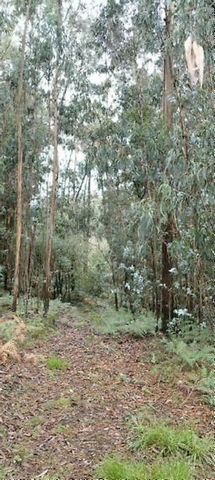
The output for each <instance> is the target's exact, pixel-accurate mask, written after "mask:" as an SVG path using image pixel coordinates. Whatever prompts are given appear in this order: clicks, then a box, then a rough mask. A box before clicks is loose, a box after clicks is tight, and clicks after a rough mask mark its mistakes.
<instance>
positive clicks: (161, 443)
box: [134, 423, 215, 462]
mask: <svg viewBox="0 0 215 480" xmlns="http://www.w3.org/2000/svg"><path fill="white" fill-rule="evenodd" d="M136 433H137V439H136V441H135V442H134V448H136V449H140V448H141V449H147V448H153V449H156V450H157V452H159V453H161V454H162V455H164V456H166V455H175V454H176V455H177V454H178V455H185V456H186V457H190V458H191V459H192V460H194V461H196V460H200V461H202V462H204V461H206V460H207V459H208V458H209V456H210V454H212V453H213V451H214V447H215V444H214V442H213V441H212V440H211V439H206V438H200V437H199V436H198V435H197V433H196V432H194V431H193V430H191V429H189V428H187V429H185V428H184V429H183V428H177V427H171V426H169V425H167V424H165V423H158V424H153V425H149V426H144V425H141V424H140V425H137V426H136Z"/></svg>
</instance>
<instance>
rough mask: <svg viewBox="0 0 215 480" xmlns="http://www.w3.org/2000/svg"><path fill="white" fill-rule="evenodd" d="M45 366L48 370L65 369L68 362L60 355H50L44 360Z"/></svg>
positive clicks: (67, 366)
mask: <svg viewBox="0 0 215 480" xmlns="http://www.w3.org/2000/svg"><path fill="white" fill-rule="evenodd" d="M46 366H47V368H49V370H60V371H66V370H68V368H69V363H68V362H67V361H66V360H64V359H63V358H60V357H50V358H48V359H47V360H46Z"/></svg>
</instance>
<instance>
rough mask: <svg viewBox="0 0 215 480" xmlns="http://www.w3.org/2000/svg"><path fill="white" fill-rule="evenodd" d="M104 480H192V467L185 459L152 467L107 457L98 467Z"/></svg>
mask: <svg viewBox="0 0 215 480" xmlns="http://www.w3.org/2000/svg"><path fill="white" fill-rule="evenodd" d="M98 477H99V478H101V479H102V480H192V479H193V478H194V477H193V475H192V469H191V467H190V466H189V465H188V464H187V463H186V462H185V461H183V460H180V461H179V460H178V461H177V460H176V461H170V462H166V463H156V464H154V465H152V466H151V467H149V466H147V465H146V464H143V463H137V462H125V461H123V460H120V459H118V458H109V459H107V460H106V461H105V462H104V463H103V464H102V466H101V467H100V468H99V469H98Z"/></svg>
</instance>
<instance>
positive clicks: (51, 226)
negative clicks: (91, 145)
mask: <svg viewBox="0 0 215 480" xmlns="http://www.w3.org/2000/svg"><path fill="white" fill-rule="evenodd" d="M56 8H57V13H58V15H57V17H58V19H57V38H58V44H57V58H56V70H55V76H54V81H53V88H52V109H53V113H52V115H53V167H52V189H51V201H50V208H49V215H48V219H47V242H46V262H45V282H44V291H43V301H44V316H46V315H47V313H48V310H49V302H50V294H51V260H52V250H53V237H54V230H55V220H56V206H57V193H58V176H59V155H58V136H59V106H58V83H59V74H60V56H61V54H62V35H61V30H62V1H61V0H56Z"/></svg>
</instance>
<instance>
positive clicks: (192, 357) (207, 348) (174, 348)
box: [165, 338, 215, 369]
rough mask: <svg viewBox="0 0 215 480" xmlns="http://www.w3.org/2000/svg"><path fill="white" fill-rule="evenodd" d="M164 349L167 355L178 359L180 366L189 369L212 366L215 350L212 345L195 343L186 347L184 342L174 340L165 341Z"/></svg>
mask: <svg viewBox="0 0 215 480" xmlns="http://www.w3.org/2000/svg"><path fill="white" fill-rule="evenodd" d="M165 347H166V350H167V352H168V353H170V354H174V355H176V356H177V357H178V359H179V361H180V362H181V363H182V365H184V366H185V367H188V368H191V369H192V368H195V367H199V366H202V365H204V364H213V362H214V359H215V349H214V346H212V345H202V344H201V343H197V342H192V343H191V344H189V345H188V344H187V343H186V342H185V341H184V340H182V339H180V338H174V339H172V340H171V341H167V340H165Z"/></svg>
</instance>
